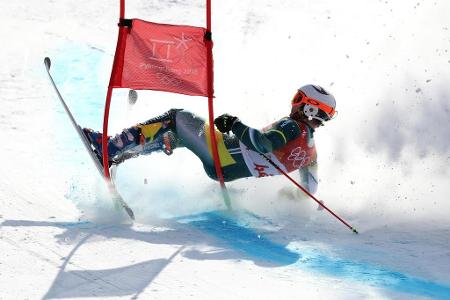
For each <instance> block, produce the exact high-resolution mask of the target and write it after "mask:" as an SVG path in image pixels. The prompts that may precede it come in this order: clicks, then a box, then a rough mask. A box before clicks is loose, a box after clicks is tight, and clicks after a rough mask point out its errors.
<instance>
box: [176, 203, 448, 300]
mask: <svg viewBox="0 0 450 300" xmlns="http://www.w3.org/2000/svg"><path fill="white" fill-rule="evenodd" d="M257 218H258V217H257V216H256V215H254V214H248V215H246V214H245V213H241V214H239V215H231V214H228V213H227V212H221V211H212V212H206V213H202V214H198V215H194V216H188V217H181V218H178V221H179V222H182V223H188V224H190V225H192V226H194V227H195V228H198V229H200V230H201V231H204V232H207V233H208V234H210V235H212V236H214V237H216V238H218V239H220V240H222V241H224V242H225V243H226V244H227V245H228V246H231V247H232V248H233V249H235V250H237V251H240V252H243V253H245V254H246V255H248V256H249V257H252V258H256V259H260V260H264V261H268V262H271V263H274V264H277V265H293V266H295V267H299V268H301V269H307V270H309V271H311V272H315V273H319V274H323V275H328V276H334V277H337V278H344V279H348V280H353V281H356V282H359V283H364V284H368V285H370V286H373V287H378V288H384V289H389V290H392V291H396V292H402V293H408V294H414V295H418V296H427V297H432V298H435V299H450V286H448V285H444V284H440V283H436V282H432V281H429V280H423V279H419V278H414V277H411V276H408V275H405V274H402V273H400V272H396V271H391V270H389V269H387V268H383V267H380V266H376V265H371V264H366V263H361V262H356V261H351V260H346V259H339V258H332V257H327V256H325V255H323V254H320V253H317V252H311V251H308V252H306V251H305V252H301V251H302V250H301V249H300V250H298V251H293V250H291V249H289V248H288V247H286V246H285V245H281V244H278V243H275V242H273V241H270V240H269V239H267V238H265V237H264V236H263V234H261V233H259V232H257V231H256V230H254V229H252V228H249V227H247V225H242V223H244V224H249V225H250V226H251V221H249V220H252V219H253V220H256V219H257Z"/></svg>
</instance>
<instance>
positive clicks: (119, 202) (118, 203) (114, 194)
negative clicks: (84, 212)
mask: <svg viewBox="0 0 450 300" xmlns="http://www.w3.org/2000/svg"><path fill="white" fill-rule="evenodd" d="M44 64H45V68H46V70H47V74H48V77H49V78H50V82H51V83H52V85H53V88H54V89H55V92H56V94H57V95H58V99H59V100H60V102H61V104H62V106H63V107H64V110H65V111H66V113H67V115H68V116H69V119H70V122H71V123H72V125H73V127H74V128H75V131H76V132H77V133H78V136H79V138H80V139H81V141H82V142H83V145H84V147H85V149H86V151H87V152H88V153H89V156H90V157H91V159H92V161H93V162H94V165H95V166H96V168H97V170H98V172H99V173H100V176H102V178H103V179H105V181H106V182H107V184H108V189H109V191H110V194H111V198H112V200H113V203H114V206H115V207H116V208H118V207H122V208H123V209H124V210H125V211H126V212H127V214H128V215H129V216H130V218H131V219H132V220H134V213H133V210H132V209H131V208H130V207H129V206H128V204H127V203H126V202H125V200H123V198H122V196H121V195H120V194H119V192H118V191H117V189H116V187H115V185H114V182H113V181H112V180H106V178H105V176H104V173H103V166H102V164H101V163H100V161H99V159H98V156H97V154H96V153H95V152H94V150H93V149H92V146H91V144H90V143H89V141H88V140H87V138H86V136H85V135H84V133H83V130H82V128H81V126H80V125H78V123H77V122H76V120H75V118H74V117H73V115H72V113H71V111H70V109H69V107H68V106H67V104H66V102H65V101H64V98H63V97H62V95H61V93H60V92H59V90H58V87H57V86H56V83H55V81H54V80H53V77H52V75H51V73H50V67H51V60H50V58H48V57H46V58H45V59H44Z"/></svg>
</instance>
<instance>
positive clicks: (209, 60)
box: [206, 0, 231, 210]
mask: <svg viewBox="0 0 450 300" xmlns="http://www.w3.org/2000/svg"><path fill="white" fill-rule="evenodd" d="M206 31H207V32H206V47H207V69H208V115H209V134H210V136H211V148H212V149H211V150H212V154H213V160H214V167H215V169H216V175H217V179H218V180H219V183H220V187H221V190H222V196H223V198H224V202H225V205H226V206H227V208H228V209H229V210H230V209H231V201H230V196H229V195H228V191H227V189H226V186H225V181H224V179H223V173H222V167H221V166H220V157H219V152H218V150H217V140H216V133H215V128H214V106H213V100H214V73H213V57H212V46H213V43H212V36H211V0H206Z"/></svg>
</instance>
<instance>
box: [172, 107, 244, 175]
mask: <svg viewBox="0 0 450 300" xmlns="http://www.w3.org/2000/svg"><path fill="white" fill-rule="evenodd" d="M175 119H176V133H177V137H178V139H177V141H178V145H179V146H183V147H186V148H188V149H189V150H191V151H192V152H193V153H194V154H195V155H196V156H197V157H198V158H199V159H200V160H201V161H202V163H203V167H204V169H205V172H206V174H207V175H208V176H209V177H210V178H212V179H214V180H217V174H216V169H215V166H214V160H213V157H212V153H211V149H210V148H211V146H210V140H211V138H210V130H209V125H208V124H206V123H205V121H204V120H203V119H202V118H201V117H198V116H196V115H194V114H192V113H191V112H189V111H186V110H181V111H178V112H177V113H176V118H175ZM216 140H217V146H218V151H219V157H220V162H221V167H222V173H223V177H224V180H225V181H231V180H235V179H238V178H244V177H249V176H251V173H250V172H249V171H248V168H247V166H246V164H245V161H244V158H243V157H242V153H241V151H240V147H239V140H238V139H237V137H235V136H234V135H233V136H230V135H228V134H222V133H220V132H218V131H217V130H216Z"/></svg>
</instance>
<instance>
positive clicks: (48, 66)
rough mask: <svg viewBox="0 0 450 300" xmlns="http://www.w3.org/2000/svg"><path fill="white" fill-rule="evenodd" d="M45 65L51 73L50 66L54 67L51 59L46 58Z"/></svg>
mask: <svg viewBox="0 0 450 300" xmlns="http://www.w3.org/2000/svg"><path fill="white" fill-rule="evenodd" d="M44 64H45V67H46V68H47V71H49V70H50V66H51V65H52V61H51V60H50V58H49V57H46V58H44Z"/></svg>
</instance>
